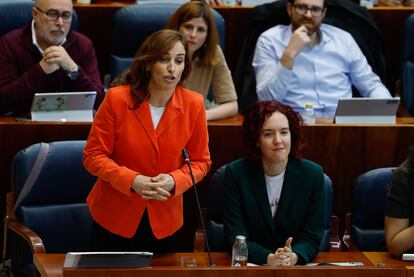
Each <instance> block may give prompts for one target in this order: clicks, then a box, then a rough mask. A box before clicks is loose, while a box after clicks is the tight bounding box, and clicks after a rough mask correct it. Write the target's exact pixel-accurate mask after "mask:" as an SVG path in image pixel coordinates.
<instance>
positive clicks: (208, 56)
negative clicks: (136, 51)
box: [165, 1, 219, 65]
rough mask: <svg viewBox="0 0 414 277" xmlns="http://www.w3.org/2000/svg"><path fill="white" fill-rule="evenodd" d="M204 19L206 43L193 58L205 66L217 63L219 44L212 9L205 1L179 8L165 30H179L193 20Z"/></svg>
mask: <svg viewBox="0 0 414 277" xmlns="http://www.w3.org/2000/svg"><path fill="white" fill-rule="evenodd" d="M199 17H201V18H203V19H204V20H205V21H206V23H207V26H208V30H207V37H206V42H205V44H204V45H203V46H201V47H200V49H198V50H197V51H196V52H195V53H194V56H193V58H196V57H197V58H198V59H199V60H200V62H201V63H203V64H205V65H215V64H216V63H217V58H216V55H217V44H218V41H219V35H218V31H217V27H216V22H215V19H214V16H213V14H212V12H211V10H210V7H209V6H208V5H207V4H205V3H204V1H190V2H188V3H185V4H184V5H182V6H181V7H180V8H178V9H177V10H176V11H175V13H174V14H173V15H172V16H171V17H170V18H169V19H168V21H167V25H165V28H167V29H174V30H177V31H178V30H179V29H180V27H181V25H182V24H184V23H185V22H187V21H189V20H191V19H193V18H199Z"/></svg>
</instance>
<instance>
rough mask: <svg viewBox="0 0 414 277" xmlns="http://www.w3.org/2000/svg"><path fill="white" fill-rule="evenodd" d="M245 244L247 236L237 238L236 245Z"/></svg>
mask: <svg viewBox="0 0 414 277" xmlns="http://www.w3.org/2000/svg"><path fill="white" fill-rule="evenodd" d="M245 242H246V237H245V236H241V235H238V236H236V243H245Z"/></svg>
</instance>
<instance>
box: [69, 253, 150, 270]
mask: <svg viewBox="0 0 414 277" xmlns="http://www.w3.org/2000/svg"><path fill="white" fill-rule="evenodd" d="M152 256H153V253H151V252H69V253H67V254H66V257H65V262H64V265H63V266H64V267H66V268H68V267H69V268H71V267H72V268H111V267H148V266H151V260H152Z"/></svg>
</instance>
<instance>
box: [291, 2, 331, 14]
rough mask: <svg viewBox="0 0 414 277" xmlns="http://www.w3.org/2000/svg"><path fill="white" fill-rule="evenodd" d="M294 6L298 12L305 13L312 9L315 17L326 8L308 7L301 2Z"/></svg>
mask: <svg viewBox="0 0 414 277" xmlns="http://www.w3.org/2000/svg"><path fill="white" fill-rule="evenodd" d="M293 6H294V7H295V10H296V12H297V13H298V14H300V15H305V14H306V13H307V12H308V11H310V12H311V14H312V16H313V17H318V16H320V15H321V14H322V11H323V10H324V8H321V7H308V6H306V5H301V4H295V5H293Z"/></svg>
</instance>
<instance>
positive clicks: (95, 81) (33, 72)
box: [0, 0, 104, 115]
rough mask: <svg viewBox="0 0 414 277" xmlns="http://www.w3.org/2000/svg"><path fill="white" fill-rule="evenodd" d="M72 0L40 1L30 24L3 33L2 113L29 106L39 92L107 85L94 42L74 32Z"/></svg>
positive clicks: (99, 96) (100, 96) (98, 89)
mask: <svg viewBox="0 0 414 277" xmlns="http://www.w3.org/2000/svg"><path fill="white" fill-rule="evenodd" d="M72 13H73V5H72V0H37V1H35V4H34V7H33V9H32V16H33V20H32V22H31V24H29V25H27V26H25V27H23V28H21V29H17V30H14V31H11V32H9V33H7V34H5V35H4V36H3V37H2V38H0V115H1V114H8V115H22V114H27V113H28V112H29V111H30V106H31V102H32V98H33V95H34V93H37V92H63V91H96V92H97V98H96V101H95V109H97V108H98V107H99V104H100V103H101V101H102V99H103V95H104V94H103V91H104V90H103V85H102V82H101V79H100V75H99V70H98V63H97V59H96V55H95V50H94V47H93V44H92V42H91V41H90V40H89V39H88V38H87V37H85V36H84V35H82V34H80V33H77V32H73V31H70V27H71V23H72Z"/></svg>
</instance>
